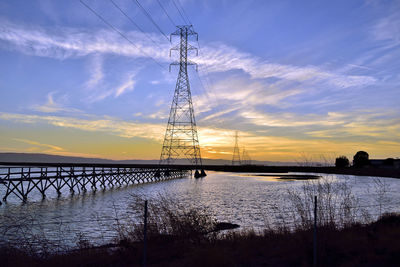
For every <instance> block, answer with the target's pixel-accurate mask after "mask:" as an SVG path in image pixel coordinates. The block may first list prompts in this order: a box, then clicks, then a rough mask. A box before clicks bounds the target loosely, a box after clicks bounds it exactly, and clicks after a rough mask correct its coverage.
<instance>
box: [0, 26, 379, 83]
mask: <svg viewBox="0 0 400 267" xmlns="http://www.w3.org/2000/svg"><path fill="white" fill-rule="evenodd" d="M126 34H127V35H128V36H129V37H130V38H131V40H133V42H134V44H135V46H133V45H131V44H129V43H128V42H126V41H125V40H123V39H122V38H121V37H120V36H119V35H118V34H116V33H114V32H112V31H110V30H98V31H90V32H89V31H88V30H85V29H78V28H57V31H55V30H54V29H51V28H41V27H27V26H22V25H16V24H13V23H10V22H8V21H6V20H4V19H3V20H2V23H1V26H0V40H1V42H2V43H3V46H6V47H8V48H9V49H17V50H19V51H21V52H23V53H27V54H34V55H38V56H47V57H54V58H60V59H63V58H68V57H77V56H86V55H89V54H98V53H99V54H102V53H105V54H107V53H109V54H116V55H121V56H127V57H133V58H139V57H149V56H150V55H151V56H152V57H153V58H156V59H157V60H160V61H162V62H169V61H170V59H169V57H168V50H169V46H170V44H169V43H168V42H165V41H162V39H161V37H160V36H155V38H158V39H159V40H160V42H161V46H162V47H163V48H164V49H160V48H159V47H158V46H155V45H154V44H153V43H152V42H150V41H148V39H147V38H146V36H144V35H143V34H142V33H140V32H135V31H132V32H128V33H126ZM202 51H203V53H202V55H201V56H199V57H197V58H196V60H195V61H196V62H197V63H199V64H202V65H205V66H208V70H209V71H213V72H221V71H228V70H234V69H238V70H242V71H244V72H246V73H248V74H249V75H251V77H253V78H271V77H274V78H279V79H284V80H290V81H296V82H309V83H310V82H311V83H315V82H319V83H321V82H322V83H325V84H327V85H330V86H335V87H340V88H348V87H352V86H366V85H371V84H374V83H375V82H376V79H375V78H374V77H370V76H357V75H345V74H340V73H335V72H333V71H328V70H324V69H322V68H320V67H317V66H293V65H285V64H279V63H273V62H269V61H266V60H263V59H260V58H258V57H256V56H253V55H251V54H249V53H244V52H241V51H239V50H238V49H236V48H234V47H230V46H227V45H224V44H211V45H209V46H205V47H203V48H202ZM94 81H95V80H94Z"/></svg>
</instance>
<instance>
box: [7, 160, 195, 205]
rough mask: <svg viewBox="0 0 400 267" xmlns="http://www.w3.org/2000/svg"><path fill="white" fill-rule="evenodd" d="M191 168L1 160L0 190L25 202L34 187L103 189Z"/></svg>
mask: <svg viewBox="0 0 400 267" xmlns="http://www.w3.org/2000/svg"><path fill="white" fill-rule="evenodd" d="M191 169H193V166H184V167H182V166H181V167H175V166H166V165H137V164H136V165H132V164H42V163H0V192H4V196H3V201H7V198H8V197H9V196H10V195H14V196H16V197H17V198H19V199H20V200H22V201H24V202H25V201H26V200H27V199H28V196H29V194H31V193H32V192H35V191H36V192H37V193H39V195H41V197H42V198H45V197H46V192H49V191H53V192H55V193H56V194H58V195H61V193H62V192H69V193H70V194H74V193H81V192H86V191H87V190H88V189H90V190H92V191H96V190H97V189H103V190H104V189H107V188H113V187H121V186H125V185H134V184H143V183H150V182H157V181H164V180H170V179H177V178H183V177H188V176H189V174H190V171H189V170H191ZM0 204H1V202H0Z"/></svg>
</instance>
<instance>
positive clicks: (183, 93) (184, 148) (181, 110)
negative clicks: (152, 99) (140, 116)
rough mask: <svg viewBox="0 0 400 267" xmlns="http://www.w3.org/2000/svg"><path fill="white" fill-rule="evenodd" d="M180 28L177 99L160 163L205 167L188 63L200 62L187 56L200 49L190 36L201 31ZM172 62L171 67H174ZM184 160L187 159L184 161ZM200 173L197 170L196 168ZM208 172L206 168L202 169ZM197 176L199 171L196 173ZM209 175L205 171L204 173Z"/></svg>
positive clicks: (175, 99)
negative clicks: (192, 43)
mask: <svg viewBox="0 0 400 267" xmlns="http://www.w3.org/2000/svg"><path fill="white" fill-rule="evenodd" d="M177 28H178V29H177V30H176V31H175V32H174V33H172V34H171V37H172V35H178V36H180V44H179V45H177V46H176V47H174V48H172V49H171V51H172V50H178V51H179V55H180V58H179V62H174V63H171V65H179V74H178V79H177V81H176V87H175V93H174V98H173V100H172V105H171V111H170V113H169V119H168V124H167V130H166V132H165V138H164V143H163V147H162V152H161V156H160V164H173V163H176V161H179V163H184V161H186V162H189V163H190V164H191V165H195V166H199V169H201V166H202V160H201V155H200V145H199V139H198V136H197V129H196V120H195V118H194V111H193V104H192V96H191V93H190V85H189V76H188V70H187V66H188V65H196V64H195V63H193V62H191V61H189V60H188V59H187V56H188V50H196V51H197V48H196V47H193V46H191V45H190V44H189V43H188V37H189V36H191V35H195V36H196V39H198V35H197V33H196V32H195V31H194V30H193V27H192V25H185V26H177ZM171 65H170V70H171ZM182 159H184V161H182ZM196 172H197V171H196ZM202 173H204V171H202ZM195 175H196V174H195ZM204 175H205V173H204Z"/></svg>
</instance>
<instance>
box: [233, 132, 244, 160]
mask: <svg viewBox="0 0 400 267" xmlns="http://www.w3.org/2000/svg"><path fill="white" fill-rule="evenodd" d="M241 164H242V163H241V161H240V152H239V144H238V132H237V131H236V134H235V147H234V148H233V157H232V165H241Z"/></svg>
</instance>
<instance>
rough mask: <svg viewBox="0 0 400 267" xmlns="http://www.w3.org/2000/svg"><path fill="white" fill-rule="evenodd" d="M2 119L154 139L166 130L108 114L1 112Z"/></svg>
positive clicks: (156, 125) (0, 117)
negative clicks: (89, 116) (90, 116)
mask: <svg viewBox="0 0 400 267" xmlns="http://www.w3.org/2000/svg"><path fill="white" fill-rule="evenodd" d="M0 119H3V120H9V121H14V122H20V123H29V124H36V123H45V124H48V125H52V126H57V127H63V128H73V129H77V130H82V131H99V132H107V133H110V134H114V135H117V136H120V137H125V138H132V137H142V138H149V139H154V140H160V139H162V137H163V134H162V133H163V132H164V130H165V129H164V127H165V126H164V124H163V125H161V124H151V123H135V122H129V121H123V120H120V119H118V118H112V117H108V116H107V117H102V118H99V119H81V118H73V117H61V116H39V115H28V114H18V113H0Z"/></svg>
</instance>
